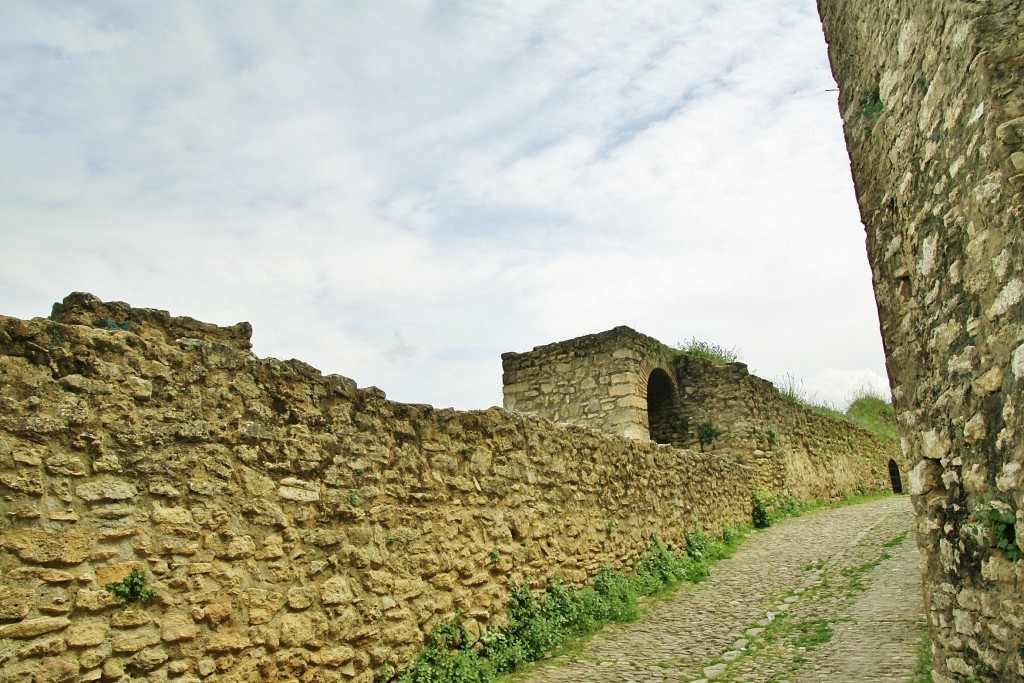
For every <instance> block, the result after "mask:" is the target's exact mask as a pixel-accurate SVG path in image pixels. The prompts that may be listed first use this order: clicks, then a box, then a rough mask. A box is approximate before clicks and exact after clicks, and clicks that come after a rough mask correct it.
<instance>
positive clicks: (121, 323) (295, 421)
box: [0, 295, 875, 683]
mask: <svg viewBox="0 0 1024 683" xmlns="http://www.w3.org/2000/svg"><path fill="white" fill-rule="evenodd" d="M54 316H55V317H57V318H61V319H71V320H74V321H76V322H81V323H85V324H67V323H64V322H58V321H54V320H45V319H35V320H31V321H22V320H17V319H13V318H4V317H0V406H2V410H0V576H2V578H0V680H4V681H70V680H83V681H89V680H100V679H102V680H107V681H118V680H151V681H158V680H166V679H167V678H168V677H172V678H173V679H174V680H180V681H183V682H187V681H199V680H206V681H228V680H230V681H258V680H284V679H291V678H294V679H301V680H307V679H310V677H311V676H312V677H315V679H316V680H340V681H348V680H356V681H362V682H364V683H365V682H368V681H371V680H372V679H373V675H374V674H373V672H374V670H375V669H376V668H377V667H379V666H380V665H382V664H383V663H385V662H391V663H393V664H401V663H403V662H404V661H406V660H407V659H408V658H410V657H411V656H412V655H413V654H414V653H415V652H416V650H417V649H418V648H419V646H420V645H421V643H422V642H423V639H424V637H425V634H426V633H428V632H429V631H430V630H431V628H432V626H433V625H434V624H435V623H437V621H438V620H441V619H446V618H451V617H453V616H454V615H456V614H458V613H460V612H459V610H460V609H461V610H462V611H461V614H463V618H464V619H465V621H466V625H467V627H468V628H469V630H470V631H471V632H472V633H476V634H480V633H481V631H482V630H483V629H485V628H486V627H487V625H488V624H489V623H490V622H491V620H492V619H493V618H495V616H496V615H499V614H500V613H501V611H502V609H503V607H504V605H505V604H506V601H507V598H508V586H509V584H510V582H522V581H525V582H529V583H531V584H532V585H534V586H537V587H540V586H542V585H544V583H545V582H546V581H547V580H548V579H549V578H551V577H553V576H556V575H558V576H561V577H563V578H564V580H565V581H566V582H568V583H579V582H583V581H585V580H587V578H588V577H590V576H592V575H593V574H594V573H595V572H596V571H597V570H598V569H599V568H600V567H601V566H603V565H611V566H615V567H623V566H628V565H629V563H630V561H631V560H632V559H633V558H635V557H637V556H638V555H639V554H641V552H642V551H643V550H645V549H646V548H647V546H648V543H649V539H650V537H651V535H656V536H658V537H660V538H661V539H662V540H663V541H665V542H666V543H667V544H668V545H669V546H670V547H683V545H684V543H685V539H684V532H685V531H686V530H687V529H690V528H693V527H695V526H698V525H700V526H702V527H703V528H704V529H705V530H708V531H710V532H712V533H716V532H719V531H720V530H721V529H722V528H723V526H724V525H727V524H734V525H735V524H743V523H746V522H748V520H749V519H750V492H751V486H752V484H751V481H752V480H753V479H756V478H757V476H759V475H758V474H757V472H756V468H755V467H754V466H753V465H751V464H747V465H745V464H742V463H740V462H737V461H736V460H734V459H732V458H729V457H722V456H721V455H719V454H717V453H713V452H709V453H699V452H694V451H691V450H684V449H679V448H674V447H671V446H666V445H658V444H655V443H651V442H649V441H639V440H636V439H628V438H622V437H616V436H609V435H606V434H601V433H599V432H596V431H593V430H590V429H587V428H583V427H575V426H564V425H563V426H557V425H555V424H553V423H551V422H550V421H548V420H546V419H543V418H537V417H529V416H524V415H521V414H517V413H511V412H505V411H501V410H498V409H491V410H488V411H482V412H456V411H453V410H435V409H433V408H431V407H430V406H420V405H404V404H399V403H394V402H390V401H387V400H385V399H384V397H383V394H382V392H380V391H379V390H377V389H373V388H370V389H359V388H357V387H356V385H355V383H354V382H353V381H351V380H349V379H346V378H344V377H340V376H337V375H331V376H326V377H325V376H322V375H321V374H320V373H319V372H318V371H316V370H315V369H314V368H312V367H310V366H308V365H306V364H304V363H301V362H299V361H295V360H292V361H286V362H282V361H278V360H275V359H258V358H256V357H255V356H254V355H252V353H251V352H249V351H248V350H247V348H248V333H249V330H248V327H247V326H245V325H241V326H235V327H234V328H215V327H213V326H206V325H205V324H204V323H198V322H197V321H192V320H190V319H185V318H172V317H170V316H168V315H167V314H166V313H163V312H161V311H150V310H147V309H132V308H130V307H128V306H126V305H114V304H102V303H101V302H99V301H97V300H95V298H93V297H90V296H87V295H73V296H72V297H69V298H68V299H66V300H65V303H64V304H62V305H57V306H55V309H54ZM179 335H182V336H179ZM192 335H195V336H192ZM872 458H873V456H872V455H870V454H858V455H856V456H854V457H853V458H852V459H853V460H858V459H859V460H863V461H872ZM872 462H873V461H872ZM834 464H835V463H833V462H823V463H818V466H819V474H821V476H825V474H824V472H821V471H820V470H821V469H827V468H831V467H833V466H834ZM852 466H853V467H855V468H856V467H860V468H861V469H862V471H864V472H871V471H873V468H874V467H875V465H874V464H864V465H856V464H854V465H852ZM866 476H868V475H866ZM868 481H869V484H870V483H871V481H873V480H868ZM850 484H851V487H852V486H853V485H854V484H856V485H857V486H858V487H859V486H863V485H864V482H863V481H861V482H850ZM851 490H854V489H852V488H851ZM132 568H139V569H140V570H141V571H142V572H143V575H144V576H146V578H147V581H148V583H149V585H151V586H152V587H153V588H155V590H156V598H155V599H154V600H153V601H151V602H148V603H144V604H139V605H137V606H133V607H130V608H128V609H125V610H119V609H118V608H117V603H118V600H117V599H115V598H114V597H113V596H111V595H110V594H109V593H107V592H106V591H104V590H103V587H104V585H106V584H107V583H108V582H112V581H118V580H121V579H122V578H124V577H125V576H126V575H128V574H129V573H130V571H131V570H132Z"/></svg>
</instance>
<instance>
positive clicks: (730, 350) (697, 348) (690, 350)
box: [674, 337, 741, 365]
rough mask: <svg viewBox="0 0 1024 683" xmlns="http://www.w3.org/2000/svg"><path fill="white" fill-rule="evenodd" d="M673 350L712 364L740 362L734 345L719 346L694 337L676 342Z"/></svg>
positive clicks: (738, 352)
mask: <svg viewBox="0 0 1024 683" xmlns="http://www.w3.org/2000/svg"><path fill="white" fill-rule="evenodd" d="M674 348H675V350H676V351H678V352H679V353H685V354H688V355H691V356H696V357H697V358H703V359H704V360H708V361H711V362H712V363H713V364H714V365H725V364H727V363H738V362H740V358H741V353H740V350H739V349H738V348H736V347H735V346H732V347H729V346H721V345H720V344H713V343H711V342H706V341H702V340H700V339H697V338H696V337H692V338H690V341H687V342H678V343H676V345H675V347H674Z"/></svg>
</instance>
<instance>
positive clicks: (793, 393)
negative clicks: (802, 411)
mask: <svg viewBox="0 0 1024 683" xmlns="http://www.w3.org/2000/svg"><path fill="white" fill-rule="evenodd" d="M772 384H774V385H775V388H776V389H777V390H778V392H779V395H780V396H781V397H782V398H784V399H786V400H787V401H789V402H790V403H793V404H794V405H798V406H803V407H804V408H806V409H807V410H810V411H811V412H812V413H815V414H817V415H821V416H822V417H827V418H831V419H834V420H845V421H846V422H850V423H851V424H854V425H856V426H858V427H860V428H861V429H863V430H865V431H868V432H871V433H872V434H875V435H876V436H880V437H882V438H883V439H896V438H899V433H898V431H897V429H896V411H895V410H894V409H893V406H892V403H890V402H889V399H888V398H887V397H886V396H884V395H883V394H882V393H881V392H880V391H879V390H878V389H876V388H874V387H871V386H867V385H865V386H862V387H860V388H859V389H857V390H856V391H854V392H853V393H852V394H851V395H850V396H849V398H848V399H847V407H846V410H845V411H840V410H839V409H838V408H837V407H836V406H835V405H833V404H831V403H829V402H827V401H815V400H813V399H811V398H810V397H809V396H808V395H807V392H806V391H804V388H803V383H802V382H801V381H800V380H798V379H797V378H796V377H794V376H793V375H791V374H786V375H783V376H782V377H777V378H775V379H774V380H772Z"/></svg>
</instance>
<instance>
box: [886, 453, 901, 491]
mask: <svg viewBox="0 0 1024 683" xmlns="http://www.w3.org/2000/svg"><path fill="white" fill-rule="evenodd" d="M889 482H890V483H891V484H892V492H893V493H903V480H902V479H901V478H900V466H899V465H897V464H896V461H895V460H893V459H891V458H890V459H889Z"/></svg>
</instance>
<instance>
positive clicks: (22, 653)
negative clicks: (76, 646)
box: [18, 636, 68, 659]
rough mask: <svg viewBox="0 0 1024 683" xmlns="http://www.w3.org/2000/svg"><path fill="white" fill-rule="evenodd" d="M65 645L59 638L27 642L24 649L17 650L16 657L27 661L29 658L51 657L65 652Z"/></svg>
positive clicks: (52, 637) (53, 637)
mask: <svg viewBox="0 0 1024 683" xmlns="http://www.w3.org/2000/svg"><path fill="white" fill-rule="evenodd" d="M67 649H68V648H67V645H66V644H65V643H64V639H63V638H62V637H61V636H51V637H49V638H42V639H39V638H37V639H35V640H32V641H30V642H29V644H28V645H27V646H26V647H23V648H21V649H20V650H18V657H20V658H21V659H29V658H31V657H53V656H54V655H59V654H61V653H62V652H66V651H67Z"/></svg>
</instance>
